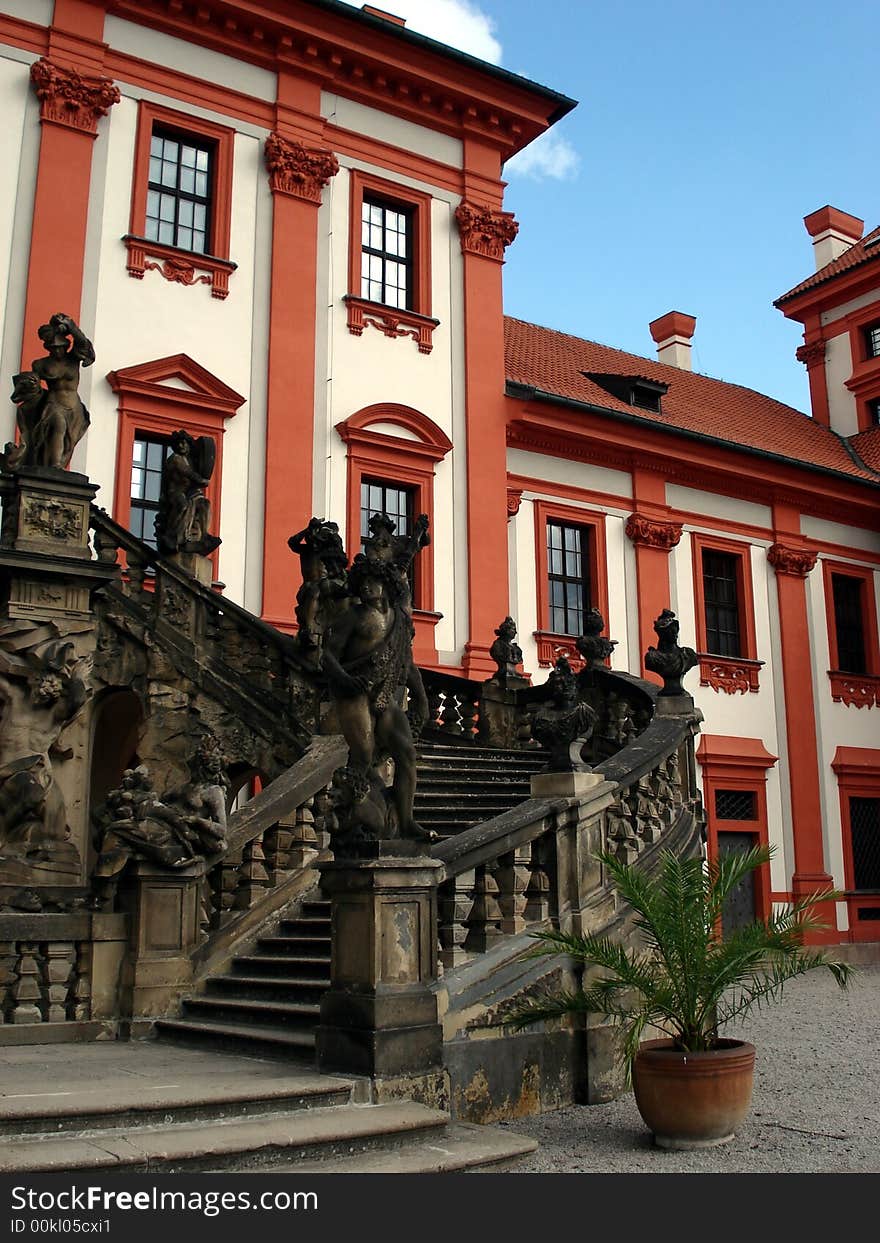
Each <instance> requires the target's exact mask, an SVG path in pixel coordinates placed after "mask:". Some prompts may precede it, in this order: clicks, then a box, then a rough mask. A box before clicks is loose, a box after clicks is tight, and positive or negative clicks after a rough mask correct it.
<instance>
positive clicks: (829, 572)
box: [822, 557, 880, 708]
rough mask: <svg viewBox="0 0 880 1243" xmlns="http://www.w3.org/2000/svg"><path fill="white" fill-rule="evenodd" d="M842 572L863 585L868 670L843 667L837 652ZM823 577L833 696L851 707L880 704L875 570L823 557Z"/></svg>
mask: <svg viewBox="0 0 880 1243" xmlns="http://www.w3.org/2000/svg"><path fill="white" fill-rule="evenodd" d="M835 574H839V575H842V576H844V577H846V578H854V579H857V580H858V581H859V582H860V583H861V584H862V593H861V594H862V622H863V628H864V634H865V663H866V665H867V669H866V671H865V672H864V673H850V672H848V671H847V670H841V669H840V668H839V667H838V666H839V663H840V662H839V657H838V654H837V627H836V625H835V618H834V588H833V585H832V576H833V575H835ZM822 578H823V585H824V588H825V623H826V626H827V628H828V657H829V662H830V664H831V668H830V669H829V670H828V679H829V682H830V686H831V697H832V699H833V700H834V702H835V703H844V704H846V705H847V706H848V707H849V706H851V705H853V704H854V705H855V706H856V707H859V708H864V707H868V708H870V707H873V705H874V704H877V703H880V636H878V633H877V604H876V599H875V594H874V571H873V570H872V569H871V568H870V566H864V565H852V564H851V563H849V562H847V561H831V560H828V559H826V558H825V557H823V558H822Z"/></svg>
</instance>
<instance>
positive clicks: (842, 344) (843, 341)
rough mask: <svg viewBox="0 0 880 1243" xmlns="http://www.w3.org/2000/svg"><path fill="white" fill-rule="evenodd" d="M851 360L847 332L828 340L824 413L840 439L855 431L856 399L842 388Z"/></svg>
mask: <svg viewBox="0 0 880 1243" xmlns="http://www.w3.org/2000/svg"><path fill="white" fill-rule="evenodd" d="M852 370H853V358H852V346H851V344H850V337H849V333H848V332H846V331H843V332H840V333H839V334H838V335H836V336H833V337H830V338H829V340H828V344H827V345H826V347H825V379H826V382H827V384H828V411H829V416H830V418H831V426H832V428H833V429H834V431H836V432H839V433H840V435H841V436H855V434H856V433H857V432H858V430H859V415H858V407H857V405H856V399H855V397H854V396H853V394H852V393H851V392H850V391H849V389H848V388H847V387H846V381H847V380H848V379H849V377H850V376H851V375H852Z"/></svg>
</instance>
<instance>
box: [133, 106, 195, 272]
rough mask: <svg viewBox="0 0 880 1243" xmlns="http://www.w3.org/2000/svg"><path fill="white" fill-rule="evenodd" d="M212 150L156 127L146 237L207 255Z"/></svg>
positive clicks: (151, 149)
mask: <svg viewBox="0 0 880 1243" xmlns="http://www.w3.org/2000/svg"><path fill="white" fill-rule="evenodd" d="M210 182H211V152H210V150H209V149H208V148H206V147H199V146H196V145H195V143H193V142H187V141H185V140H182V139H178V138H175V137H174V136H173V135H169V134H165V133H163V132H162V131H161V130H157V129H154V130H153V136H152V140H151V143H150V172H149V185H148V188H147V213H146V226H145V232H146V236H147V237H148V238H150V239H151V240H152V241H156V242H163V243H164V244H165V245H168V246H179V247H181V249H183V250H190V251H196V252H197V253H199V254H205V253H206V252H207V250H208V245H209V236H208V211H209V207H210V188H211V187H210Z"/></svg>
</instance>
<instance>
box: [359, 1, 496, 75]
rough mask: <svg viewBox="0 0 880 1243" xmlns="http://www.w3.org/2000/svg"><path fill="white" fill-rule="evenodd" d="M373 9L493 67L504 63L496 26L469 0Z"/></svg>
mask: <svg viewBox="0 0 880 1243" xmlns="http://www.w3.org/2000/svg"><path fill="white" fill-rule="evenodd" d="M346 3H347V4H351V5H352V6H353V7H354V8H356V9H359V8H362V7H363V4H362V0H346ZM373 7H374V8H377V9H384V10H385V12H386V13H393V14H394V16H395V17H405V18H406V28H407V30H414V31H415V32H416V33H417V34H420V35H427V36H428V38H429V39H437V40H438V42H440V43H445V44H447V45H448V46H449V47H454V48H458V50H459V51H460V52H468V53H470V55H471V56H478V57H479V58H480V60H487V61H489V62H490V64H493V65H500V64H501V44H500V43H499V42H498V40H497V39H496V37H495V23H494V21H493V20H492V18H491V17H489V15H488V14H487V13H483V12H482V10H481V9H480V8H478V6H477V5H476V4H471V3H469V0H374V5H373Z"/></svg>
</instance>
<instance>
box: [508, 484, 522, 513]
mask: <svg viewBox="0 0 880 1243" xmlns="http://www.w3.org/2000/svg"><path fill="white" fill-rule="evenodd" d="M521 505H522V489H520V488H508V489H507V516H508V518H515V517H516V515H517V514H518V513H519V510H520V506H521Z"/></svg>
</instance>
